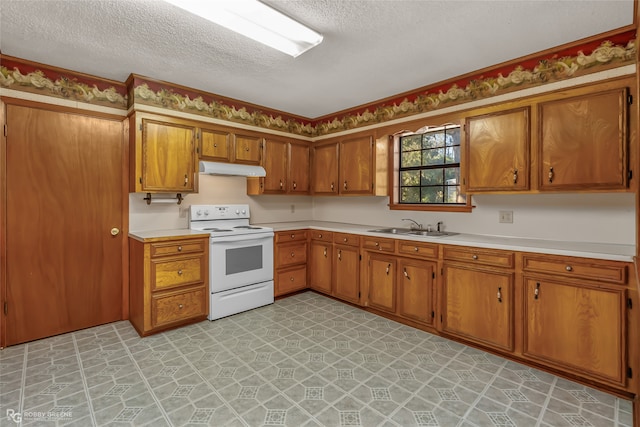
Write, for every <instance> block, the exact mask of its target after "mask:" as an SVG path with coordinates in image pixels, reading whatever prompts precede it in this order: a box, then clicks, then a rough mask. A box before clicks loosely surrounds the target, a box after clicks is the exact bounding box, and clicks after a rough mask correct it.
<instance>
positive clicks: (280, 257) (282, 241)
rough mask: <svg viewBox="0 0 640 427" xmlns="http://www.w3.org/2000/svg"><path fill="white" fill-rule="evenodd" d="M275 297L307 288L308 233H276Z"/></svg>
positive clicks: (293, 231)
mask: <svg viewBox="0 0 640 427" xmlns="http://www.w3.org/2000/svg"><path fill="white" fill-rule="evenodd" d="M274 240H275V256H274V257H273V258H274V263H275V265H274V272H275V280H274V282H275V283H274V296H281V295H285V294H289V293H291V292H295V291H299V290H302V289H305V288H306V287H307V231H306V230H292V231H279V232H277V233H275V239H274Z"/></svg>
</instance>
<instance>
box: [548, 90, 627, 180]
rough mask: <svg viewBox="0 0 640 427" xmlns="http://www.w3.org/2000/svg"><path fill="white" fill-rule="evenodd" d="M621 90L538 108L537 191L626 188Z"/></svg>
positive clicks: (624, 110) (624, 98)
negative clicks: (538, 168) (538, 167)
mask: <svg viewBox="0 0 640 427" xmlns="http://www.w3.org/2000/svg"><path fill="white" fill-rule="evenodd" d="M627 102H628V90H627V88H626V87H624V88H617V89H613V90H608V91H603V92H597V93H591V94H585V95H582V96H576V97H571V98H565V99H560V100H555V101H550V102H545V103H541V104H539V106H538V114H539V129H538V132H539V141H540V143H539V158H540V162H539V165H540V170H539V183H538V184H539V188H540V190H563V189H575V190H581V189H623V188H626V187H627V185H628V178H627V174H628V157H627V145H628V132H627V120H628V112H627Z"/></svg>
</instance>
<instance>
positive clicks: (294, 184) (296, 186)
mask: <svg viewBox="0 0 640 427" xmlns="http://www.w3.org/2000/svg"><path fill="white" fill-rule="evenodd" d="M296 188H298V184H297V183H296V182H295V181H293V189H294V190H295V189H296Z"/></svg>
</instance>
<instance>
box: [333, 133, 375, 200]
mask: <svg viewBox="0 0 640 427" xmlns="http://www.w3.org/2000/svg"><path fill="white" fill-rule="evenodd" d="M339 145H340V150H339V152H340V162H339V165H340V173H339V180H340V181H339V185H340V194H349V195H351V194H372V192H373V181H374V173H375V169H374V159H373V155H374V151H373V138H372V137H371V136H370V135H365V136H360V137H357V138H353V139H347V140H344V141H340V144H339Z"/></svg>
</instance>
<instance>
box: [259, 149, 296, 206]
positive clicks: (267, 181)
mask: <svg viewBox="0 0 640 427" xmlns="http://www.w3.org/2000/svg"><path fill="white" fill-rule="evenodd" d="M288 148H289V144H288V143H287V142H286V141H281V140H277V139H267V140H266V141H265V148H264V168H265V170H266V172H267V176H265V177H264V183H263V184H262V185H263V193H265V194H269V193H270V194H278V193H280V194H284V193H286V192H287V152H288Z"/></svg>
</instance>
